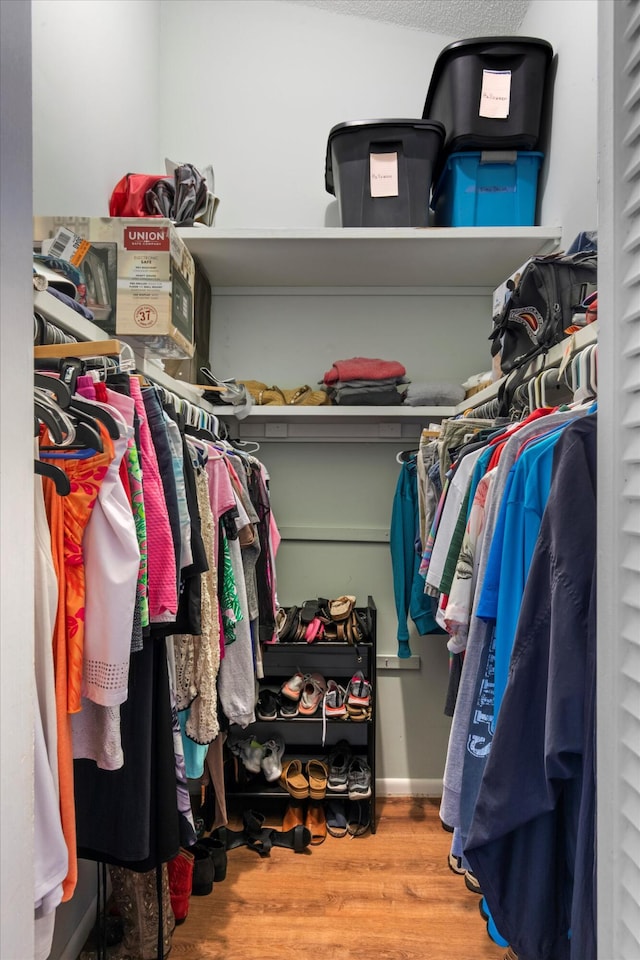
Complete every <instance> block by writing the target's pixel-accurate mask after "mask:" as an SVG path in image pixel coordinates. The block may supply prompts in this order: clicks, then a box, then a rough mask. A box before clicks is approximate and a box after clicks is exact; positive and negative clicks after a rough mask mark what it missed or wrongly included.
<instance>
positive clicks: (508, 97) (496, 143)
mask: <svg viewBox="0 0 640 960" xmlns="http://www.w3.org/2000/svg"><path fill="white" fill-rule="evenodd" d="M552 58H553V48H552V46H551V44H550V43H547V41H546V40H538V39H536V38H535V37H476V38H474V39H473V40H458V41H457V42H456V43H450V44H449V46H448V47H445V48H444V50H442V52H441V53H440V55H439V56H438V59H437V60H436V63H435V66H434V68H433V74H432V76H431V82H430V84H429V90H428V92H427V99H426V101H425V105H424V111H423V114H422V115H423V117H425V118H427V119H429V120H437V121H439V122H440V123H443V124H444V126H445V128H446V131H447V138H446V142H445V148H444V156H443V160H444V157H445V156H448V155H449V154H450V153H453V152H454V151H461V150H506V149H509V150H534V149H535V148H536V146H537V144H538V139H539V136H540V130H541V126H542V113H543V108H544V94H545V81H546V78H547V73H548V70H549V65H550V64H551V60H552ZM490 113H494V114H495V113H497V114H498V116H487V115H486V114H490ZM505 114H506V116H505Z"/></svg>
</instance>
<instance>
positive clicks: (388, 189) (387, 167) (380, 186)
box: [369, 153, 398, 197]
mask: <svg viewBox="0 0 640 960" xmlns="http://www.w3.org/2000/svg"><path fill="white" fill-rule="evenodd" d="M369 169H370V186H371V196H372V197H397V196H398V154H397V153H371V154H369Z"/></svg>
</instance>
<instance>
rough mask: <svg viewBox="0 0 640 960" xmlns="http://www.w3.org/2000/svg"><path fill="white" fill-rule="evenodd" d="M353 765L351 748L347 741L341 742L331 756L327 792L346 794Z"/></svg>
mask: <svg viewBox="0 0 640 960" xmlns="http://www.w3.org/2000/svg"><path fill="white" fill-rule="evenodd" d="M350 764H351V747H350V746H349V744H348V743H347V741H346V740H340V742H339V743H337V744H336V746H335V747H334V749H333V751H332V753H331V754H330V756H329V778H328V780H327V790H328V791H329V792H330V793H346V792H347V781H348V777H349V766H350Z"/></svg>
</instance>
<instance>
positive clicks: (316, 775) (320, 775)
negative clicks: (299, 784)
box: [307, 759, 329, 800]
mask: <svg viewBox="0 0 640 960" xmlns="http://www.w3.org/2000/svg"><path fill="white" fill-rule="evenodd" d="M328 777H329V768H328V767H327V765H326V763H324V762H323V761H322V760H316V759H312V760H309V762H308V763H307V780H308V781H309V796H310V797H311V798H312V799H313V800H323V799H324V796H325V794H326V792H327V780H328Z"/></svg>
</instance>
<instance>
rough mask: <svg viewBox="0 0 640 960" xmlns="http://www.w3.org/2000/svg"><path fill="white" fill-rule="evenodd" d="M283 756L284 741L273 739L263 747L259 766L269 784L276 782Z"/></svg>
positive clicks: (280, 770) (278, 738)
mask: <svg viewBox="0 0 640 960" xmlns="http://www.w3.org/2000/svg"><path fill="white" fill-rule="evenodd" d="M283 755H284V740H282V739H281V738H280V737H274V738H273V739H271V740H267V742H266V743H265V744H264V745H263V752H262V760H261V762H260V765H261V767H262V772H263V773H264V775H265V779H266V780H268V781H269V783H271V782H272V781H273V780H277V779H278V777H279V776H280V775H281V773H282V757H283Z"/></svg>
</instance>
